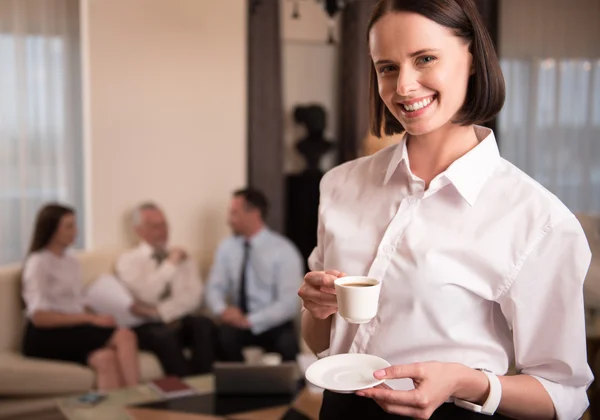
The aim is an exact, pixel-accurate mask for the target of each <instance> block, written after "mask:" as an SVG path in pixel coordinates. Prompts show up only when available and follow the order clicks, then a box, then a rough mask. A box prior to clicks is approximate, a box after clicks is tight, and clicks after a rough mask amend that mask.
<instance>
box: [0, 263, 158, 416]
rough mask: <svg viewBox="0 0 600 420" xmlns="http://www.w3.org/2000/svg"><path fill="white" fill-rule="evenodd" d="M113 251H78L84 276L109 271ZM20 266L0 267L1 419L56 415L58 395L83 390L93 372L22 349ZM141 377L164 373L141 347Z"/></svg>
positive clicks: (89, 385)
mask: <svg viewBox="0 0 600 420" xmlns="http://www.w3.org/2000/svg"><path fill="white" fill-rule="evenodd" d="M117 255H118V254H117V252H81V253H77V258H78V259H79V261H80V262H81V265H82V271H83V281H84V282H85V283H86V284H88V283H90V282H91V281H93V280H94V279H95V278H97V277H98V276H99V275H100V274H103V273H110V272H113V265H114V262H115V261H116V257H117ZM20 282H21V266H20V265H19V264H16V265H11V266H4V267H0V320H2V327H1V328H0V419H11V420H17V419H18V420H25V419H27V420H34V419H36V420H37V419H40V420H42V419H59V418H61V417H60V416H58V414H57V411H56V408H55V407H56V401H57V399H60V398H64V397H66V396H70V395H75V394H81V393H85V392H87V391H88V390H90V389H92V387H93V385H94V382H95V381H94V372H93V371H92V370H91V369H90V368H87V367H84V366H81V365H78V364H74V363H68V362H57V361H51V360H41V359H32V358H27V357H24V356H22V355H21V353H20V348H21V340H22V332H23V327H24V323H25V319H24V316H23V306H22V303H21V302H22V301H21V297H20ZM139 363H140V372H141V377H142V381H147V380H152V379H156V378H159V377H161V376H163V371H162V368H161V366H160V364H159V362H158V359H156V357H155V356H154V355H153V354H150V353H147V352H140V357H139Z"/></svg>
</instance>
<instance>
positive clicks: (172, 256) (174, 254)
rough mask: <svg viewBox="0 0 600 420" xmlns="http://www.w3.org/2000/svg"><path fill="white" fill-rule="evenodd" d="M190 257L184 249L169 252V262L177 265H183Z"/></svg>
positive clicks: (174, 249)
mask: <svg viewBox="0 0 600 420" xmlns="http://www.w3.org/2000/svg"><path fill="white" fill-rule="evenodd" d="M187 257H188V255H187V252H185V250H184V249H182V248H177V247H176V248H172V249H171V250H170V251H169V257H168V259H169V261H170V262H171V263H173V264H175V265H177V264H180V263H182V262H183V261H185V260H186V259H187Z"/></svg>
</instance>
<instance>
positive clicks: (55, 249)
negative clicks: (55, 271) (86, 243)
mask: <svg viewBox="0 0 600 420" xmlns="http://www.w3.org/2000/svg"><path fill="white" fill-rule="evenodd" d="M46 249H47V250H48V251H50V252H51V253H53V254H54V255H56V256H57V257H62V256H63V255H65V251H66V249H67V248H66V247H64V246H62V245H60V244H52V243H51V244H49V245H48V246H47V247H46Z"/></svg>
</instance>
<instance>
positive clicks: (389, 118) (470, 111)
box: [368, 0, 505, 137]
mask: <svg viewBox="0 0 600 420" xmlns="http://www.w3.org/2000/svg"><path fill="white" fill-rule="evenodd" d="M397 12H412V13H418V14H420V15H422V16H425V17H426V18H428V19H430V20H432V21H434V22H436V23H438V24H440V25H443V26H446V27H447V28H450V29H452V30H453V31H454V33H455V34H456V36H459V37H461V38H464V39H465V41H467V42H468V43H469V51H470V52H471V54H472V55H473V69H474V74H472V75H471V77H470V78H469V82H468V86H467V97H466V100H465V103H464V105H463V107H462V109H461V110H460V112H459V113H458V115H457V119H456V120H455V121H453V122H454V123H456V124H460V125H471V124H482V123H484V122H485V121H488V120H491V119H492V118H494V116H496V114H498V112H500V110H501V109H502V106H504V97H505V87H504V76H503V75H502V70H501V68H500V63H499V61H498V56H497V54H496V50H495V49H494V44H493V43H492V39H491V38H490V35H489V33H488V31H487V29H486V28H485V25H484V24H483V21H482V19H481V16H480V14H479V12H478V10H477V7H476V6H475V3H474V2H473V0H380V1H379V2H378V3H377V5H376V6H375V8H374V9H373V13H372V15H371V20H370V21H369V26H368V35H369V36H370V33H371V29H372V28H373V25H375V24H376V23H377V22H378V21H379V19H381V18H382V17H383V16H385V15H387V14H388V13H397ZM369 101H370V113H371V127H370V128H371V133H372V134H373V135H374V136H377V137H381V136H382V134H385V135H394V134H397V133H401V132H403V131H404V128H403V127H402V125H401V124H400V123H399V122H398V120H397V119H396V117H394V116H393V115H392V113H391V112H390V111H389V110H388V109H387V107H386V106H385V104H384V102H383V101H382V100H381V98H380V97H379V88H378V83H377V72H376V71H375V66H374V65H373V64H371V84H370V92H369ZM382 132H383V133H382Z"/></svg>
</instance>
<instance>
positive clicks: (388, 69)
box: [379, 66, 395, 74]
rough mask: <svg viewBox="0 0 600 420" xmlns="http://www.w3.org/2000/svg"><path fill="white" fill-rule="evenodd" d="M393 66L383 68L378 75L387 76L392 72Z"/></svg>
mask: <svg viewBox="0 0 600 420" xmlns="http://www.w3.org/2000/svg"><path fill="white" fill-rule="evenodd" d="M394 69H395V68H394V66H383V67H381V68H380V69H379V73H380V74H387V73H389V72H392V71H394Z"/></svg>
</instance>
